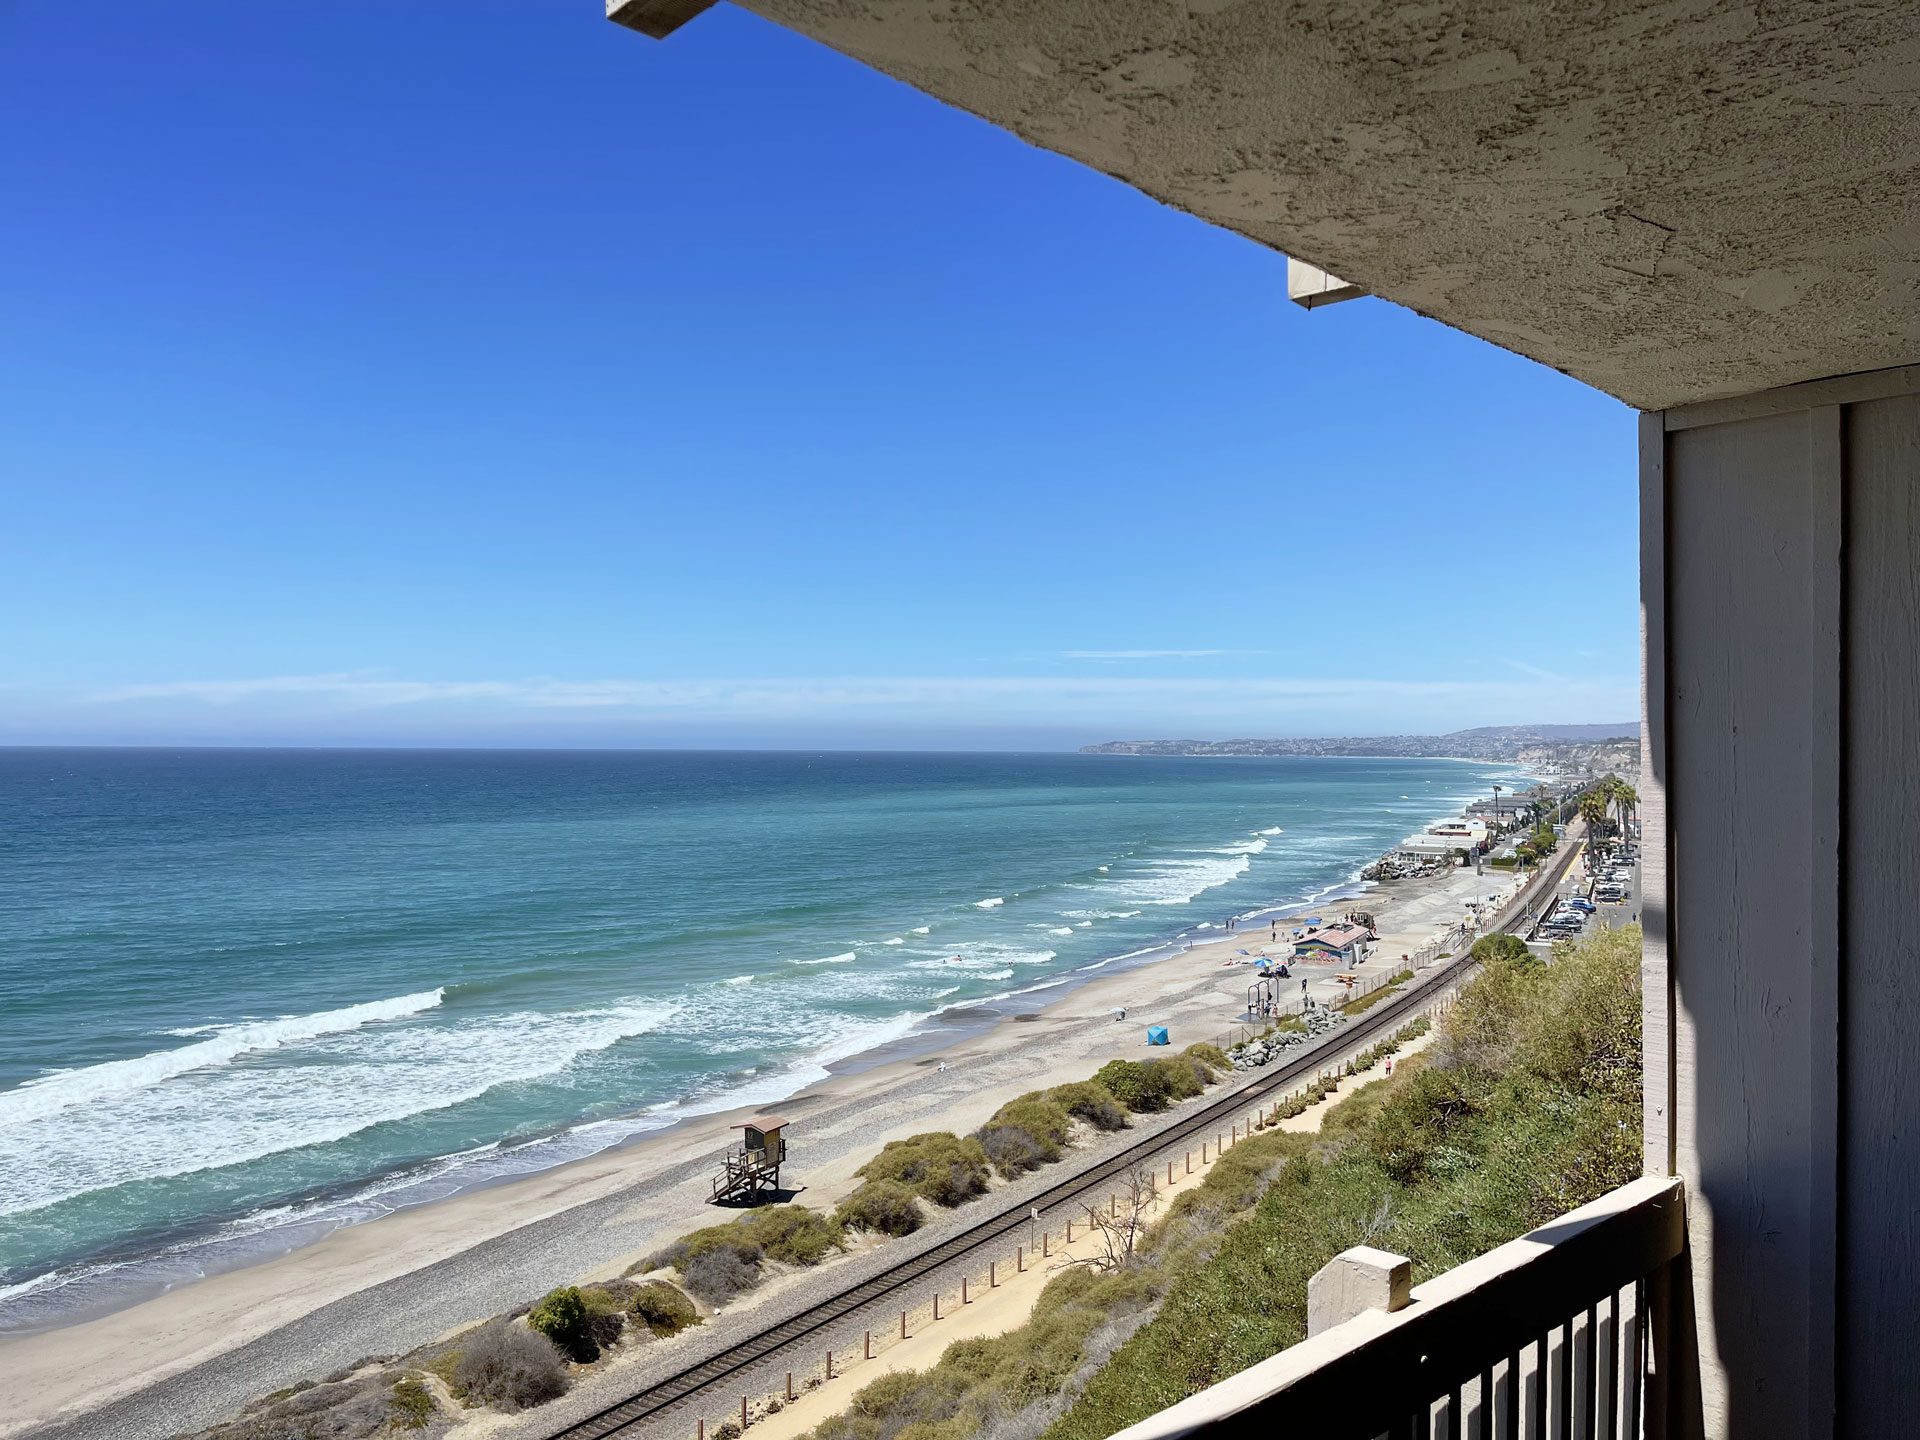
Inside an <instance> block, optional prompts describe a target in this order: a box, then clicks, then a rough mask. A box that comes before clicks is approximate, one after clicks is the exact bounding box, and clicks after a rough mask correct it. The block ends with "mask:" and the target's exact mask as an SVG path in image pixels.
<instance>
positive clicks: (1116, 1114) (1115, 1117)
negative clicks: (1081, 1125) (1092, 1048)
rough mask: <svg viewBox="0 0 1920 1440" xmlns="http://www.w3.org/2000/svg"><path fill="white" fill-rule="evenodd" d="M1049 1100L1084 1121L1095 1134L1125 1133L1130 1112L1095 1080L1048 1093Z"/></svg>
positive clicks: (1060, 1086) (1054, 1088)
mask: <svg viewBox="0 0 1920 1440" xmlns="http://www.w3.org/2000/svg"><path fill="white" fill-rule="evenodd" d="M1047 1099H1049V1100H1051V1101H1052V1102H1053V1103H1054V1104H1056V1105H1058V1106H1059V1107H1060V1108H1061V1109H1062V1110H1064V1111H1066V1112H1067V1113H1068V1114H1069V1115H1071V1116H1073V1118H1074V1119H1076V1120H1084V1121H1086V1122H1087V1124H1089V1125H1091V1126H1093V1128H1094V1129H1096V1130H1124V1129H1126V1126H1127V1112H1126V1111H1125V1110H1124V1109H1122V1108H1121V1106H1120V1103H1119V1102H1118V1101H1117V1100H1115V1099H1114V1098H1113V1092H1112V1091H1111V1090H1109V1089H1107V1087H1106V1086H1104V1085H1101V1084H1098V1083H1097V1082H1095V1081H1092V1080H1075V1081H1074V1082H1072V1083H1071V1084H1068V1085H1056V1086H1054V1087H1053V1089H1051V1090H1049V1091H1047Z"/></svg>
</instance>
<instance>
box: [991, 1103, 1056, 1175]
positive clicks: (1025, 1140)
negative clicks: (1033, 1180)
mask: <svg viewBox="0 0 1920 1440" xmlns="http://www.w3.org/2000/svg"><path fill="white" fill-rule="evenodd" d="M1072 1133H1073V1117H1072V1116H1070V1115H1068V1114H1067V1112H1066V1111H1065V1110H1064V1109H1062V1108H1061V1107H1060V1106H1058V1105H1056V1104H1055V1103H1054V1102H1053V1101H1051V1100H1049V1099H1047V1098H1046V1097H1045V1096H1043V1095H1040V1094H1038V1093H1035V1094H1032V1095H1022V1096H1021V1097H1020V1098H1019V1099H1017V1100H1010V1101H1008V1102H1007V1103H1006V1104H1005V1105H1002V1106H1001V1107H1000V1109H999V1110H998V1111H996V1112H995V1114H994V1116H993V1118H992V1119H991V1120H989V1121H987V1123H986V1124H985V1125H982V1126H981V1127H980V1128H979V1129H978V1130H976V1131H974V1138H975V1139H976V1140H978V1141H979V1142H980V1148H981V1149H982V1150H983V1151H984V1152H985V1153H986V1156H987V1159H988V1160H989V1161H990V1162H992V1165H993V1168H994V1169H995V1170H997V1171H998V1172H999V1173H1000V1174H1001V1175H1002V1176H1008V1177H1011V1176H1014V1175H1023V1174H1025V1173H1026V1172H1027V1171H1029V1170H1037V1169H1038V1168H1039V1167H1040V1166H1042V1165H1048V1164H1051V1163H1052V1162H1053V1161H1055V1160H1058V1159H1059V1158H1060V1147H1061V1146H1062V1145H1064V1144H1066V1142H1067V1137H1068V1136H1069V1135H1071V1134H1072Z"/></svg>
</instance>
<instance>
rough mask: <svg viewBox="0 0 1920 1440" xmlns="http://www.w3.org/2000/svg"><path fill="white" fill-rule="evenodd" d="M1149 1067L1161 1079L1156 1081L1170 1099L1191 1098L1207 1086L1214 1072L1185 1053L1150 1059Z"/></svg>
mask: <svg viewBox="0 0 1920 1440" xmlns="http://www.w3.org/2000/svg"><path fill="white" fill-rule="evenodd" d="M1147 1069H1148V1070H1149V1071H1150V1072H1152V1073H1153V1074H1154V1075H1156V1076H1158V1077H1159V1079H1158V1080H1157V1081H1156V1082H1153V1083H1156V1084H1157V1085H1158V1086H1159V1088H1160V1090H1161V1091H1162V1093H1164V1094H1165V1095H1166V1097H1167V1099H1168V1100H1169V1101H1172V1100H1191V1099H1192V1098H1193V1097H1194V1096H1196V1095H1198V1094H1199V1093H1200V1092H1201V1091H1202V1090H1205V1089H1206V1088H1207V1085H1208V1082H1210V1081H1211V1080H1212V1079H1213V1072H1212V1071H1210V1070H1208V1069H1207V1067H1206V1066H1205V1065H1204V1064H1202V1063H1201V1062H1200V1061H1198V1060H1194V1059H1192V1058H1190V1057H1188V1056H1185V1055H1166V1056H1162V1057H1161V1058H1160V1059H1158V1060H1149V1061H1148V1062H1147Z"/></svg>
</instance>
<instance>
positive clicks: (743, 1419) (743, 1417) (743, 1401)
mask: <svg viewBox="0 0 1920 1440" xmlns="http://www.w3.org/2000/svg"><path fill="white" fill-rule="evenodd" d="M746 1428H747V1397H746V1396H744V1395H742V1396H741V1397H740V1429H741V1431H742V1433H745V1431H746Z"/></svg>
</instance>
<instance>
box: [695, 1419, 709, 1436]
mask: <svg viewBox="0 0 1920 1440" xmlns="http://www.w3.org/2000/svg"><path fill="white" fill-rule="evenodd" d="M693 1433H694V1436H695V1440H707V1422H706V1421H704V1420H696V1421H694V1422H693Z"/></svg>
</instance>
